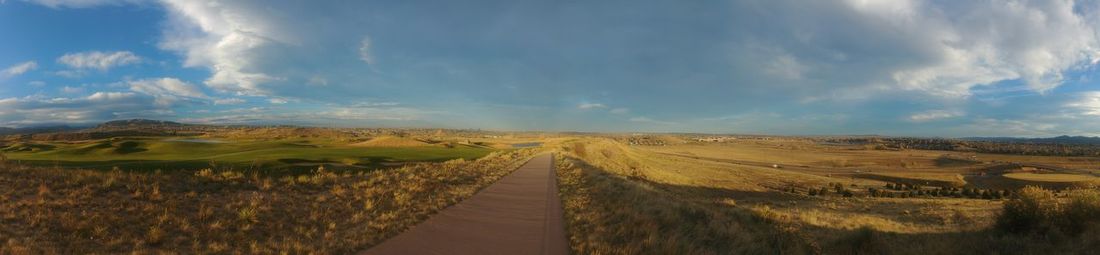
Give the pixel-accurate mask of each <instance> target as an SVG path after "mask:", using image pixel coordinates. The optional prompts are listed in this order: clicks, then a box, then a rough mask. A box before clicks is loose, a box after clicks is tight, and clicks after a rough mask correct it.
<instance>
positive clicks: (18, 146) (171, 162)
mask: <svg viewBox="0 0 1100 255" xmlns="http://www.w3.org/2000/svg"><path fill="white" fill-rule="evenodd" d="M410 140H411V139H410ZM493 150H495V149H491V148H484V147H476V146H467V145H456V146H450V147H448V146H443V145H433V144H427V143H424V144H423V145H421V146H387V144H377V145H372V146H362V145H358V144H351V143H347V142H343V141H335V140H326V139H283V140H244V139H204V138H188V137H169V138H164V137H116V138H110V139H99V140H91V141H76V142H70V141H64V142H62V141H33V142H16V143H11V144H9V145H7V146H5V147H0V151H2V152H3V153H5V155H6V156H7V157H8V158H9V160H13V161H19V162H21V163H25V164H29V165H40V166H54V165H57V166H62V167H72V168H91V169H112V168H115V167H118V168H121V169H125V170H154V169H162V170H177V169H189V170H195V169H200V168H206V167H212V166H214V167H217V166H224V167H230V168H234V169H238V170H262V171H269V172H277V171H281V170H303V169H306V170H308V169H313V168H316V167H317V166H319V165H325V166H326V167H328V168H329V169H330V170H363V169H373V168H378V167H383V166H394V165H400V164H404V163H406V162H439V161H446V160H451V159H457V158H463V159H475V158H479V157H482V156H484V155H486V154H488V153H489V152H491V151H493Z"/></svg>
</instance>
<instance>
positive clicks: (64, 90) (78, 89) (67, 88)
mask: <svg viewBox="0 0 1100 255" xmlns="http://www.w3.org/2000/svg"><path fill="white" fill-rule="evenodd" d="M61 93H65V94H80V93H84V88H83V87H70V86H64V87H61Z"/></svg>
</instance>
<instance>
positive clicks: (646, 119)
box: [630, 116, 675, 125]
mask: <svg viewBox="0 0 1100 255" xmlns="http://www.w3.org/2000/svg"><path fill="white" fill-rule="evenodd" d="M630 121H631V122H639V123H651V124H659V125H672V124H675V123H672V122H668V121H660V120H654V119H651V118H649V117H642V116H638V117H633V118H630Z"/></svg>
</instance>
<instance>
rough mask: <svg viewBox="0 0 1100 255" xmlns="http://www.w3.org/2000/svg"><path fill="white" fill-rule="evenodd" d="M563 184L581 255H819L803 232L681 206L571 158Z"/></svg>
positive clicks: (742, 214) (643, 184) (561, 172)
mask: <svg viewBox="0 0 1100 255" xmlns="http://www.w3.org/2000/svg"><path fill="white" fill-rule="evenodd" d="M557 166H558V178H559V182H560V183H559V185H560V188H561V196H562V201H563V205H564V207H565V215H566V222H567V230H568V233H569V235H570V237H569V239H570V244H571V247H572V249H573V252H574V253H576V254H764V253H777V252H778V253H788V254H803V253H817V252H818V250H817V248H816V247H814V246H812V245H811V244H807V243H805V242H804V239H803V238H802V237H800V236H799V235H798V233H795V232H791V231H789V230H790V229H785V228H782V227H777V225H774V224H771V223H769V220H768V219H767V218H765V217H759V216H756V215H755V214H753V213H752V212H749V211H745V210H738V209H733V208H730V207H720V206H709V205H705V204H697V203H694V202H690V201H687V200H681V199H680V198H679V197H677V196H676V195H675V194H672V193H668V192H664V191H663V190H662V189H663V188H662V187H660V184H656V183H651V182H647V181H645V180H642V179H638V178H637V177H626V176H622V175H618V174H614V173H610V172H607V171H603V170H601V169H599V168H596V167H593V166H591V165H588V164H587V163H584V162H583V161H579V160H575V159H572V158H562V159H559V162H558V164H557Z"/></svg>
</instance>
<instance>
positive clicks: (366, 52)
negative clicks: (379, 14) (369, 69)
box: [359, 37, 374, 65]
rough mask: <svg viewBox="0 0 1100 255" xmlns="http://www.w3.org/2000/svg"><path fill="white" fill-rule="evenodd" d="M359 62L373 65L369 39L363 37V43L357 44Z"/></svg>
mask: <svg viewBox="0 0 1100 255" xmlns="http://www.w3.org/2000/svg"><path fill="white" fill-rule="evenodd" d="M359 60H363V62H364V63H367V64H368V65H374V57H373V56H372V55H371V49H370V37H363V41H362V42H360V43H359Z"/></svg>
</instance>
